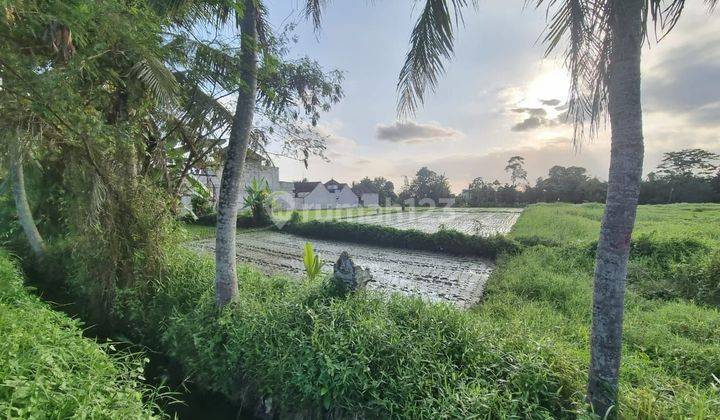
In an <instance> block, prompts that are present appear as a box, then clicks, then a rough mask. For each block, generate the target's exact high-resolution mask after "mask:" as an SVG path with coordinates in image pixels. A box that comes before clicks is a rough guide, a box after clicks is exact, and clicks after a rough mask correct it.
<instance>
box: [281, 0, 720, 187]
mask: <svg viewBox="0 0 720 420" xmlns="http://www.w3.org/2000/svg"><path fill="white" fill-rule="evenodd" d="M302 3H303V2H302V1H301V0H270V1H268V2H267V5H268V9H269V11H270V21H271V24H272V25H273V26H274V27H275V29H280V28H281V27H282V26H283V25H284V24H286V23H289V22H297V23H298V26H297V28H296V30H295V35H296V38H297V43H296V44H294V45H292V46H291V56H294V57H302V56H309V57H311V58H313V59H315V60H317V61H318V62H319V63H320V64H321V65H322V66H323V67H324V68H325V69H327V70H331V69H339V70H342V71H343V72H344V73H345V79H344V82H343V89H344V92H345V97H344V98H343V100H342V101H341V102H340V103H339V104H337V105H336V106H335V107H334V108H333V109H332V110H331V111H330V112H328V113H325V114H323V115H322V117H321V119H320V122H319V126H318V129H319V130H320V131H321V132H322V133H323V134H324V135H325V136H327V146H328V149H327V152H326V156H327V159H328V161H324V160H322V159H319V158H313V159H311V160H310V162H309V166H308V168H307V169H306V168H305V167H304V165H303V164H302V163H301V162H297V161H293V160H289V159H284V158H279V159H276V161H275V164H276V165H277V166H278V167H279V168H280V177H281V179H283V180H288V181H292V180H300V179H302V178H308V179H309V180H317V181H327V180H329V179H330V178H335V179H336V180H339V181H341V182H351V181H357V180H359V179H361V178H363V177H365V176H370V177H377V176H383V177H385V178H388V179H390V180H392V181H393V182H394V183H395V185H396V190H399V189H400V187H401V186H402V182H403V179H404V177H405V176H408V177H412V175H413V174H414V173H415V172H416V171H417V170H418V169H419V168H421V167H423V166H427V167H429V168H430V169H432V170H434V171H436V172H438V173H442V174H445V175H446V176H447V177H448V179H449V181H450V185H451V187H452V190H453V191H454V192H456V193H459V192H460V191H461V190H462V189H463V188H466V187H467V186H468V184H469V183H470V182H471V181H472V180H473V179H474V178H476V177H482V178H483V179H484V180H486V181H493V180H496V179H497V180H499V181H501V182H507V181H509V177H508V174H507V173H506V172H505V171H504V167H505V165H506V163H507V160H508V159H509V158H510V157H511V156H515V155H520V156H522V157H524V158H525V162H526V169H527V171H528V179H529V180H530V181H531V182H534V180H535V179H536V178H537V177H540V176H546V175H547V170H548V169H549V168H550V167H551V166H553V165H563V166H570V165H576V166H583V167H585V168H587V169H588V172H589V173H590V174H591V175H592V176H597V177H598V178H600V179H607V170H608V165H609V157H610V144H609V133H608V130H607V129H605V130H603V131H601V132H600V133H599V134H598V136H596V138H594V139H592V140H588V141H584V142H582V143H581V144H577V145H573V143H572V140H571V137H572V127H571V126H570V125H569V124H567V123H565V122H564V120H562V119H560V118H558V116H559V114H560V113H561V112H562V110H563V105H564V104H565V102H566V100H567V92H568V86H569V78H568V76H567V72H566V71H565V69H564V68H563V66H562V61H561V60H560V59H559V58H560V57H559V56H557V55H556V56H552V55H551V56H550V57H544V49H545V48H544V45H542V43H541V42H540V41H539V37H540V36H541V35H542V31H543V29H544V27H545V13H544V10H535V9H533V8H526V9H523V7H522V5H523V1H522V0H516V1H507V0H484V1H481V2H480V7H479V9H478V10H477V11H474V10H472V9H469V10H467V11H466V13H465V27H464V28H460V29H459V30H458V31H457V36H456V49H455V57H454V59H453V60H452V61H451V62H449V63H447V66H446V73H445V75H444V76H442V77H441V79H440V83H439V86H438V89H437V92H435V93H434V94H431V95H428V97H427V98H426V102H425V105H424V106H423V107H422V108H421V109H420V110H419V111H418V112H417V114H416V115H415V116H414V117H413V118H409V119H404V120H399V119H398V117H397V113H396V103H397V95H396V89H395V86H396V83H397V78H398V73H399V71H400V68H401V67H402V63H403V60H404V57H405V53H406V51H407V47H408V42H409V37H410V32H411V30H412V26H413V24H414V22H415V19H416V17H417V9H416V8H417V7H418V6H417V5H416V4H415V2H414V1H413V0H377V1H369V0H334V1H330V2H329V3H330V4H329V5H328V7H327V8H326V11H325V14H324V16H323V26H322V28H321V30H320V31H319V32H315V31H314V30H313V28H312V25H311V23H310V22H308V21H307V20H305V19H304V16H303V12H302ZM688 3H689V6H688V7H687V8H686V10H685V12H684V15H683V18H682V20H681V22H680V23H679V24H678V26H677V27H676V28H675V29H674V31H673V32H672V33H671V34H670V35H669V36H668V37H667V38H665V39H664V40H663V41H662V42H661V43H660V44H655V43H654V42H653V43H651V44H650V46H649V47H648V46H646V47H645V48H644V50H643V62H642V71H643V110H644V134H645V142H646V143H645V151H646V157H645V165H644V172H645V173H647V172H649V171H651V170H652V169H653V168H654V167H655V166H656V165H657V164H658V163H659V161H660V159H661V157H662V154H663V152H668V151H672V150H679V149H683V148H694V147H700V148H705V149H708V150H711V151H715V152H719V151H720V134H719V133H720V42H719V41H720V11H716V12H715V14H713V15H709V14H708V13H707V10H706V8H705V7H704V6H703V2H702V1H699V0H696V1H691V2H688Z"/></svg>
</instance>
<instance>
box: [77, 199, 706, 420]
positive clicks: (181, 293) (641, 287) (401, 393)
mask: <svg viewBox="0 0 720 420" xmlns="http://www.w3.org/2000/svg"><path fill="white" fill-rule="evenodd" d="M718 213H720V207H718V206H715V205H697V206H691V205H672V206H661V207H656V206H653V207H641V210H640V216H639V224H638V226H639V229H638V233H637V235H636V237H635V239H634V241H633V256H632V259H631V264H632V266H633V267H634V268H633V273H635V274H633V275H632V276H631V279H632V280H631V285H630V291H629V293H628V299H627V307H626V311H627V312H626V313H627V320H626V321H627V322H626V333H625V337H626V340H625V341H626V343H625V350H624V352H625V353H624V354H625V356H626V357H625V359H624V360H625V362H624V364H623V368H622V381H621V383H622V384H623V385H622V389H621V398H622V400H621V404H622V410H621V413H622V415H623V416H624V417H629V418H656V417H658V416H667V417H695V418H714V417H716V416H718V415H720V398H719V397H718V395H717V391H716V389H715V388H714V386H715V385H714V384H716V383H715V381H716V380H715V379H714V378H713V375H715V376H718V375H720V340H718V333H717V331H718V330H719V329H718V327H720V311H718V310H717V309H716V306H715V305H717V303H712V302H716V301H714V300H713V299H716V297H713V296H717V294H716V293H717V290H718V278H720V276H719V274H718V270H717V267H718V264H717V255H718V252H719V250H720V243H719V242H720V241H718V238H719V237H720V235H718V234H717V233H718V232H717V229H715V228H714V227H708V221H712V220H717V218H718V216H719V214H718ZM601 214H602V206H601V205H582V206H576V205H536V206H532V207H530V208H529V209H527V210H526V211H525V213H524V214H523V215H522V216H521V218H520V220H519V222H518V224H517V225H516V228H515V229H514V231H513V233H512V235H511V236H512V238H513V239H515V240H516V241H518V242H523V243H525V244H526V246H525V247H524V248H523V250H522V251H521V252H520V253H519V254H517V255H514V256H510V255H506V256H504V257H501V258H500V261H499V265H498V269H497V271H496V272H495V273H494V274H493V275H492V276H491V279H490V281H489V283H488V285H487V292H486V298H485V301H484V303H483V304H482V305H480V306H478V307H477V308H475V309H473V310H472V311H470V312H463V311H460V310H458V309H455V308H453V307H450V306H448V305H443V304H430V303H426V302H422V301H420V300H417V299H411V298H407V297H401V296H395V297H392V298H390V299H386V298H383V297H381V296H377V295H375V294H374V293H360V294H355V295H351V296H349V297H347V298H345V299H339V298H336V297H333V295H332V294H331V293H329V292H328V290H327V289H326V288H325V286H324V284H323V282H322V281H320V280H318V281H315V282H309V281H306V282H298V281H295V280H289V279H285V278H268V277H266V276H264V275H262V274H260V273H259V272H257V271H255V270H253V269H249V268H242V269H241V270H240V273H239V285H240V292H239V296H238V300H237V302H236V303H234V304H232V305H230V306H229V307H227V308H225V309H224V310H222V311H221V312H219V313H218V310H217V309H216V307H215V305H214V300H213V299H214V297H213V296H214V295H213V287H212V284H213V262H212V260H211V259H209V258H206V257H201V256H198V255H195V254H192V253H190V252H189V251H185V250H182V249H175V250H174V251H171V252H168V253H167V254H166V256H165V257H164V258H163V260H162V262H161V264H160V269H159V271H158V272H157V273H158V274H157V275H156V277H153V278H145V279H144V280H143V274H139V277H138V282H137V285H138V286H137V287H133V288H129V289H125V290H124V291H123V292H122V294H121V295H120V296H119V297H118V299H117V301H116V305H115V306H114V308H113V313H115V314H117V316H118V317H119V325H124V326H125V327H123V328H125V329H126V330H125V331H126V333H127V334H129V335H130V336H132V337H134V338H135V339H136V340H139V341H142V342H144V343H146V344H149V345H151V346H152V347H154V348H156V349H161V350H163V351H164V352H166V353H167V354H169V355H171V356H172V357H173V358H175V359H176V360H177V361H179V362H180V364H181V365H182V366H183V368H184V369H185V370H186V372H187V373H188V374H190V375H191V377H192V378H193V380H194V381H196V383H197V384H199V385H201V386H202V387H204V388H206V389H212V390H216V391H220V392H222V393H224V394H225V395H227V396H228V397H229V398H234V399H238V398H240V399H242V400H243V401H245V404H246V405H247V406H249V407H251V408H257V407H259V406H261V405H262V403H260V401H261V397H265V399H264V401H265V404H266V405H267V406H271V409H272V410H274V412H275V413H276V414H281V413H284V414H286V415H287V414H289V413H300V414H304V415H308V416H311V417H312V416H320V415H322V414H323V413H328V412H332V413H334V415H338V416H342V415H349V414H350V413H352V414H362V415H366V416H370V417H373V416H378V417H388V416H390V417H408V416H410V417H418V418H419V417H424V418H437V417H442V416H453V417H467V416H469V415H477V414H480V415H482V414H483V413H485V414H486V415H488V416H490V415H492V414H497V413H503V415H507V416H511V415H513V414H515V415H519V416H523V415H525V414H527V413H533V415H534V416H536V417H555V418H557V417H561V418H562V417H575V416H576V415H577V414H578V413H580V412H581V411H582V410H583V407H584V406H583V402H582V401H583V392H584V386H585V375H586V369H587V364H588V351H587V341H588V334H589V325H590V308H591V306H590V300H591V279H592V267H593V264H592V260H593V252H592V251H593V248H594V243H595V240H596V239H595V237H596V232H597V229H598V226H599V217H600V215H601ZM532 244H542V245H532ZM298 252H300V250H298ZM701 263H702V264H701ZM657 264H668V265H671V266H673V268H674V270H675V271H671V273H674V274H673V275H668V276H666V275H665V273H666V272H665V271H662V270H658V269H657ZM683 264H686V265H683ZM703 264H704V265H703ZM694 266H697V270H695V271H694V272H695V273H696V274H695V275H694V276H692V277H683V275H684V274H683V273H687V269H689V268H692V267H694ZM72 283H73V282H71V284H72ZM144 284H152V285H153V286H152V287H142V286H140V285H144ZM659 288H662V290H664V291H665V293H654V291H656V290H659ZM714 293H715V294H714ZM77 296H79V298H80V299H81V302H82V295H81V294H80V295H77ZM418 372H423V374H421V375H419V374H418ZM268 397H271V401H272V402H270V400H268V399H267V398H268ZM267 406H266V407H264V408H263V409H270V408H268V407H267Z"/></svg>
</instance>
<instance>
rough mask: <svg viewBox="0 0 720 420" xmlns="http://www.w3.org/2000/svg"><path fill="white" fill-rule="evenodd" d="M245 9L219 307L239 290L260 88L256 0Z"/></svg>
mask: <svg viewBox="0 0 720 420" xmlns="http://www.w3.org/2000/svg"><path fill="white" fill-rule="evenodd" d="M244 9H245V12H244V15H243V18H242V22H241V24H240V30H241V33H242V42H241V43H242V45H241V57H242V63H241V66H242V67H241V69H240V70H241V83H242V86H241V87H240V91H239V93H238V101H237V106H236V108H235V117H234V119H233V125H232V129H231V130H230V141H229V144H228V147H227V153H226V156H225V164H224V165H223V172H222V178H221V180H220V196H219V200H218V217H217V232H216V239H215V298H216V303H217V305H218V306H224V305H225V304H227V303H228V302H230V301H231V300H232V299H233V297H234V296H235V295H237V292H238V286H237V274H236V271H235V229H236V223H237V212H238V198H239V196H240V187H241V186H240V177H241V175H242V171H243V166H244V165H245V155H246V153H247V147H248V143H249V140H250V129H251V127H252V121H253V113H254V111H255V91H256V87H257V27H256V14H257V10H256V9H255V0H245V8H244Z"/></svg>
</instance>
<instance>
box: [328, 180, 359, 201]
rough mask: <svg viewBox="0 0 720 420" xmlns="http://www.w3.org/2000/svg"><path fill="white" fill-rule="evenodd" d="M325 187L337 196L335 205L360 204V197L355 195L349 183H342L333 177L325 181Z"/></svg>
mask: <svg viewBox="0 0 720 420" xmlns="http://www.w3.org/2000/svg"><path fill="white" fill-rule="evenodd" d="M325 188H327V190H328V192H329V193H330V194H331V195H333V196H334V197H335V207H339V208H347V207H358V206H359V205H360V197H358V196H357V195H355V193H354V192H353V190H352V188H350V186H349V185H348V184H341V183H339V182H337V181H335V180H334V179H331V180H330V181H328V182H326V183H325Z"/></svg>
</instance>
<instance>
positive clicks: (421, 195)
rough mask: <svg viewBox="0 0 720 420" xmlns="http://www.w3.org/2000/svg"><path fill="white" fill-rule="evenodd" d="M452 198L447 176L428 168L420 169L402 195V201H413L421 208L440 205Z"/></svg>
mask: <svg viewBox="0 0 720 420" xmlns="http://www.w3.org/2000/svg"><path fill="white" fill-rule="evenodd" d="M451 197H452V194H451V192H450V183H449V181H448V179H447V178H446V177H445V175H440V174H438V173H437V172H434V171H431V170H430V169H428V168H427V167H423V168H420V170H418V171H417V173H416V174H415V177H414V178H413V179H412V181H410V182H408V183H407V185H405V186H404V188H403V191H402V192H401V193H400V200H401V201H403V202H406V201H408V200H413V201H414V202H415V204H417V205H420V206H426V205H431V206H435V205H440V204H443V203H445V200H447V199H450V198H451Z"/></svg>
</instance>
